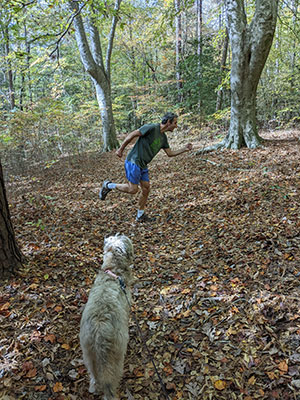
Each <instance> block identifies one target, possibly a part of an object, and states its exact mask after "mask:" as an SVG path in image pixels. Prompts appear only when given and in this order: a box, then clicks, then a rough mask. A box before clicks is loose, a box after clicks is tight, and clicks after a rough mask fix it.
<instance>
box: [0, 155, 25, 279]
mask: <svg viewBox="0 0 300 400" xmlns="http://www.w3.org/2000/svg"><path fill="white" fill-rule="evenodd" d="M23 261H24V257H23V255H22V253H21V252H20V249H19V247H18V245H17V243H16V239H15V234H14V229H13V226H12V223H11V218H10V213H9V208H8V202H7V198H6V191H5V185H4V178H3V172H2V165H1V162H0V278H1V279H3V278H4V277H7V276H10V275H12V274H14V273H15V272H16V271H17V269H18V268H19V267H20V266H21V265H22V262H23Z"/></svg>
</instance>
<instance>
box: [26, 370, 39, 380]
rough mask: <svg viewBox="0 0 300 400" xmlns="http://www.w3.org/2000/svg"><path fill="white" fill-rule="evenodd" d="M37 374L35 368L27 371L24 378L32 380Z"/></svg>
mask: <svg viewBox="0 0 300 400" xmlns="http://www.w3.org/2000/svg"><path fill="white" fill-rule="evenodd" d="M36 374H37V371H36V368H33V369H31V370H29V371H28V372H27V374H26V378H34V377H35V376H36Z"/></svg>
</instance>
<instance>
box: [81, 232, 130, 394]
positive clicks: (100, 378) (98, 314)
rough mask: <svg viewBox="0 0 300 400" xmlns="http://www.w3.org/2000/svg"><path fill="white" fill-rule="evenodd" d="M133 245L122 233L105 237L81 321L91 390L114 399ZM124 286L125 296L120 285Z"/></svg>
mask: <svg viewBox="0 0 300 400" xmlns="http://www.w3.org/2000/svg"><path fill="white" fill-rule="evenodd" d="M132 261H133V245H132V242H131V240H130V239H129V238H128V237H126V236H123V235H116V236H110V237H109V238H107V239H105V240H104V257H103V265H102V267H101V270H100V271H99V274H98V275H97V277H96V280H95V282H94V285H93V287H92V289H91V291H90V294H89V299H88V302H87V304H86V306H85V309H84V311H83V314H82V318H81V323H80V344H81V348H82V352H83V360H84V363H85V365H86V367H87V369H88V371H89V374H90V388H89V391H90V392H91V393H95V394H98V393H99V392H102V393H104V400H115V399H117V397H116V392H117V388H118V386H119V383H120V380H121V378H122V375H123V365H124V357H125V353H126V349H127V344H128V339H129V334H128V319H129V312H130V305H129V304H128V302H129V303H130V304H131V294H130V291H129V289H128V287H129V286H130V283H131V281H132V274H131V267H132V265H131V264H132ZM120 279H121V280H122V281H123V282H124V283H125V285H126V295H127V299H128V301H127V299H126V296H125V293H124V292H123V290H122V288H121V284H120Z"/></svg>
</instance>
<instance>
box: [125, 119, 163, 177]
mask: <svg viewBox="0 0 300 400" xmlns="http://www.w3.org/2000/svg"><path fill="white" fill-rule="evenodd" d="M139 131H140V132H141V134H142V136H140V137H139V138H138V140H137V142H136V143H135V145H134V147H133V148H132V150H131V151H130V152H129V153H128V156H127V158H126V159H127V160H128V161H130V162H132V163H134V164H136V165H138V166H139V167H140V168H142V169H145V168H147V164H148V163H149V162H150V161H151V160H152V159H153V157H154V156H155V155H156V154H157V153H158V152H159V150H160V149H168V148H169V147H170V146H169V143H168V139H167V135H166V134H165V133H164V132H161V131H160V124H147V125H143V126H142V127H141V128H139Z"/></svg>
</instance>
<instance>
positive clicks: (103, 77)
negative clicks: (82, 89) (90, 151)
mask: <svg viewBox="0 0 300 400" xmlns="http://www.w3.org/2000/svg"><path fill="white" fill-rule="evenodd" d="M120 3H121V0H116V1H115V9H114V15H113V17H112V24H111V30H110V33H109V35H108V45H107V49H106V57H105V60H104V59H103V54H102V47H101V41H100V35H99V31H98V28H97V25H96V21H95V20H94V17H90V18H89V19H88V20H87V21H86V24H85V25H86V27H87V30H88V34H89V41H88V39H87V33H86V30H85V26H84V24H83V20H82V17H81V14H80V13H79V6H78V2H77V1H71V0H69V6H70V8H71V10H72V11H73V12H74V11H75V15H76V16H75V18H74V27H75V37H76V41H77V45H78V49H79V53H80V57H81V61H82V64H83V66H84V68H85V70H86V71H87V73H88V74H89V75H90V77H91V78H92V81H93V83H94V86H95V90H96V95H97V100H98V104H99V109H100V115H101V120H102V129H103V131H102V132H103V133H102V137H103V150H104V151H110V150H113V149H115V148H117V147H118V145H119V143H118V140H117V137H116V128H115V123H114V118H113V111H112V100H111V73H110V62H111V54H112V47H113V40H114V36H115V30H116V25H117V20H118V17H117V14H118V10H119V8H120Z"/></svg>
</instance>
